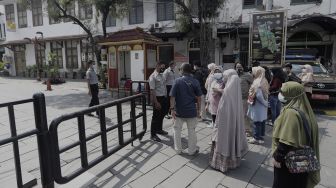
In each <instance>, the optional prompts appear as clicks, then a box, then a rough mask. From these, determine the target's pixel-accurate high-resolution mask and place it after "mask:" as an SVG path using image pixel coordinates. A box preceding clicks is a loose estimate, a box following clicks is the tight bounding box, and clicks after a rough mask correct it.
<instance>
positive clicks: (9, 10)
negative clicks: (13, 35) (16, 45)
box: [5, 4, 15, 30]
mask: <svg viewBox="0 0 336 188" xmlns="http://www.w3.org/2000/svg"><path fill="white" fill-rule="evenodd" d="M5 11H6V23H7V29H8V30H15V13H14V5H13V4H11V5H6V6H5Z"/></svg>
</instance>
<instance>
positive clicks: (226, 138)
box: [210, 69, 248, 172]
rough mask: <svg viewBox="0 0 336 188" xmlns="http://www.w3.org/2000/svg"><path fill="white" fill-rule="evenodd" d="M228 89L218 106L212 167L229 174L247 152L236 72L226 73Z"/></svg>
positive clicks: (229, 71)
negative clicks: (228, 171)
mask: <svg viewBox="0 0 336 188" xmlns="http://www.w3.org/2000/svg"><path fill="white" fill-rule="evenodd" d="M223 80H224V84H225V88H224V90H223V94H222V97H221V99H220V102H219V106H218V113H217V118H216V124H215V128H214V133H213V137H212V147H211V153H210V166H211V167H212V168H214V169H217V170H220V171H221V172H226V171H227V170H229V169H234V168H237V167H238V166H239V165H240V160H241V158H242V156H243V155H244V154H245V153H246V152H247V151H248V145H247V141H246V135H245V126H244V113H243V102H242V95H241V88H240V79H239V77H238V75H237V72H236V71H235V70H234V69H229V70H226V71H224V74H223Z"/></svg>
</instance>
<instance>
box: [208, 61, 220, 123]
mask: <svg viewBox="0 0 336 188" xmlns="http://www.w3.org/2000/svg"><path fill="white" fill-rule="evenodd" d="M212 79H213V81H212V83H211V84H210V87H209V89H208V93H207V97H206V101H207V105H206V109H208V111H209V113H210V114H211V117H212V126H214V124H215V122H216V115H217V109H218V103H219V100H220V99H221V96H222V91H223V88H224V84H223V73H222V71H221V69H220V68H219V67H216V68H215V70H214V74H213V75H212ZM212 126H211V125H210V127H212Z"/></svg>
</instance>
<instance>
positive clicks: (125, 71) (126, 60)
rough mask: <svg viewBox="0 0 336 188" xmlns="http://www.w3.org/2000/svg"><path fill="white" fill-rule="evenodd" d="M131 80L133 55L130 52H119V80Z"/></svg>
mask: <svg viewBox="0 0 336 188" xmlns="http://www.w3.org/2000/svg"><path fill="white" fill-rule="evenodd" d="M128 79H131V55H130V51H120V52H119V80H120V81H124V80H128Z"/></svg>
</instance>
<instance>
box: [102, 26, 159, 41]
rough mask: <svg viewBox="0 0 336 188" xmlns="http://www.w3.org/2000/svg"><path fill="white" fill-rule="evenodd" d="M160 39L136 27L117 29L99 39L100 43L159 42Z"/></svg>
mask: <svg viewBox="0 0 336 188" xmlns="http://www.w3.org/2000/svg"><path fill="white" fill-rule="evenodd" d="M159 41H160V39H159V38H157V37H156V36H154V35H151V34H149V33H147V32H145V31H144V30H143V29H141V28H139V27H137V28H135V29H129V30H123V31H117V32H114V33H111V34H109V35H108V36H107V37H106V38H104V39H102V40H101V41H99V44H102V45H116V44H130V43H138V42H149V43H151V42H155V43H156V42H159Z"/></svg>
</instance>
